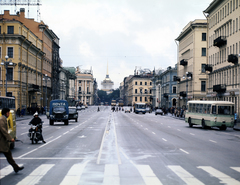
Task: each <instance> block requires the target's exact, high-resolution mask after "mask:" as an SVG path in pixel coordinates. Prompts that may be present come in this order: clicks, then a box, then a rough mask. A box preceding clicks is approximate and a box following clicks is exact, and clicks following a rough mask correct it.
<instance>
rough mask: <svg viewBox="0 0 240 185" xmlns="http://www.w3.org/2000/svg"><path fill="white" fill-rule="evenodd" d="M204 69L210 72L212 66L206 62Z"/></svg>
mask: <svg viewBox="0 0 240 185" xmlns="http://www.w3.org/2000/svg"><path fill="white" fill-rule="evenodd" d="M205 71H209V72H212V66H211V65H209V64H206V65H205Z"/></svg>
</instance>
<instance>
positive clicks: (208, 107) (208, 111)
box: [207, 104, 211, 114]
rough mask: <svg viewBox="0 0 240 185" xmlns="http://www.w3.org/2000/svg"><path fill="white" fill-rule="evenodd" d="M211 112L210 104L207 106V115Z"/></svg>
mask: <svg viewBox="0 0 240 185" xmlns="http://www.w3.org/2000/svg"><path fill="white" fill-rule="evenodd" d="M210 111H211V104H207V114H210Z"/></svg>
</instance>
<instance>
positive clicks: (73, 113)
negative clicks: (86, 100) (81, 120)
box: [68, 107, 78, 122]
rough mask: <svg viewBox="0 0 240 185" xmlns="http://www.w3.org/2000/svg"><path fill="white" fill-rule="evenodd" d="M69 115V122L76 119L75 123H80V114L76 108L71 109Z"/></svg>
mask: <svg viewBox="0 0 240 185" xmlns="http://www.w3.org/2000/svg"><path fill="white" fill-rule="evenodd" d="M68 110H69V115H68V120H71V119H74V120H75V122H77V121H78V112H77V108H76V107H69V108H68Z"/></svg>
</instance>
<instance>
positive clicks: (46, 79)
mask: <svg viewBox="0 0 240 185" xmlns="http://www.w3.org/2000/svg"><path fill="white" fill-rule="evenodd" d="M43 80H45V87H46V88H45V107H46V108H45V110H47V81H48V80H50V79H49V78H48V77H47V74H45V77H43Z"/></svg>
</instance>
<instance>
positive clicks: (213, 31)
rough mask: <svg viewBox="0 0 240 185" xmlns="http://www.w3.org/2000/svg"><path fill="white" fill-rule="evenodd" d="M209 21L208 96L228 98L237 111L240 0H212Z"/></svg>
mask: <svg viewBox="0 0 240 185" xmlns="http://www.w3.org/2000/svg"><path fill="white" fill-rule="evenodd" d="M204 13H205V14H206V17H207V22H208V30H207V31H208V67H210V73H209V85H208V89H207V99H208V100H224V101H231V102H233V103H234V104H235V110H236V111H237V112H238V113H239V108H240V107H239V88H240V86H239V82H240V79H239V72H240V71H239V54H240V1H239V0H221V1H220V0H214V1H213V2H212V3H211V4H210V5H209V6H208V7H207V9H206V10H205V11H204Z"/></svg>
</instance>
